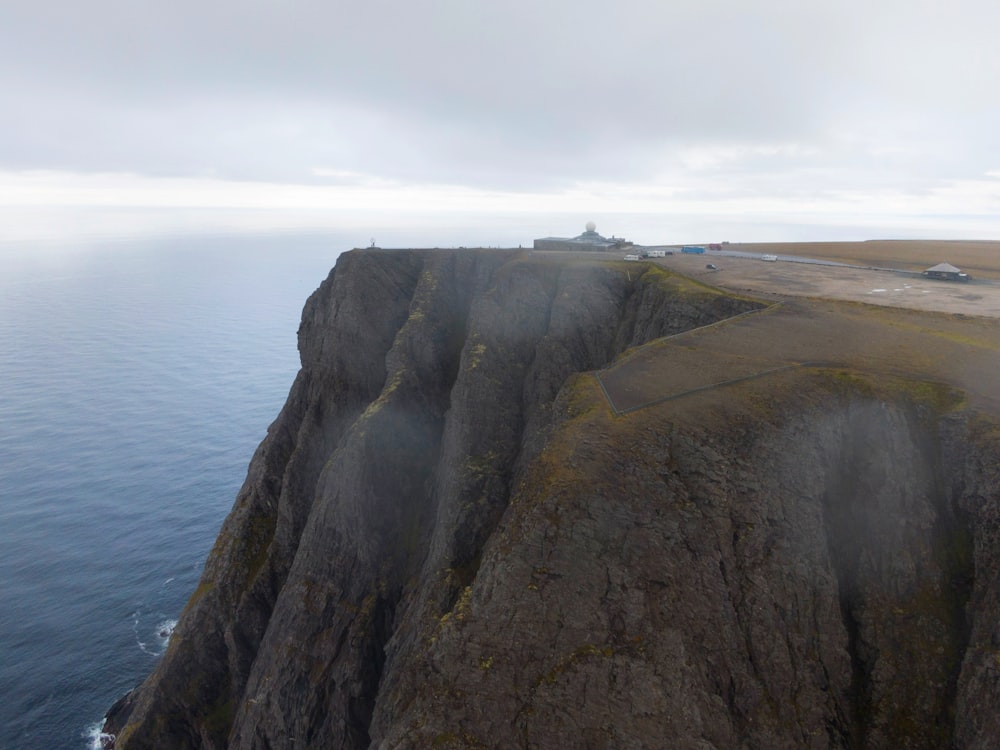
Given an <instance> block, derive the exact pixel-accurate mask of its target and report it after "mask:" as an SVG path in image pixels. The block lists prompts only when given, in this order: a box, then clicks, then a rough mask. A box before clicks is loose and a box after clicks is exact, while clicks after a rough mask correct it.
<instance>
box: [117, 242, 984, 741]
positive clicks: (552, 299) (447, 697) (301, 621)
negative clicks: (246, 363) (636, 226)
mask: <svg viewBox="0 0 1000 750" xmlns="http://www.w3.org/2000/svg"><path fill="white" fill-rule="evenodd" d="M764 308H765V305H764V304H762V303H761V302H758V301H755V300H753V299H749V298H740V297H737V296H734V295H731V294H726V293H723V292H721V291H720V290H717V289H714V288H712V287H708V286H704V285H701V284H698V283H696V282H693V281H691V280H689V279H687V278H685V277H683V276H679V275H675V274H672V273H669V272H667V271H665V270H663V269H662V268H658V267H656V266H654V265H646V264H626V263H615V262H603V261H600V260H596V259H592V258H589V259H581V260H574V259H570V258H564V259H559V260H554V259H552V258H551V257H543V256H535V255H530V254H523V253H519V252H516V251H377V250H370V251H352V252H350V253H346V254H344V255H342V256H341V257H340V259H339V260H338V262H337V266H336V268H335V269H334V270H333V271H332V272H331V274H330V276H329V277H328V278H327V279H326V280H325V281H324V282H323V284H322V285H321V286H320V288H319V289H318V290H317V291H316V292H315V293H314V294H313V295H312V296H311V297H310V299H309V300H308V302H307V303H306V306H305V309H304V311H303V315H302V324H301V327H300V329H299V350H300V354H301V361H302V367H301V370H300V372H299V374H298V376H297V378H296V380H295V383H294V384H293V386H292V389H291V392H290V394H289V397H288V400H287V402H286V404H285V406H284V408H283V409H282V411H281V413H280V414H279V416H278V418H277V419H276V420H275V422H274V423H273V424H272V425H271V427H270V428H269V430H268V435H267V437H266V439H265V440H264V441H263V443H262V444H261V446H260V447H259V449H258V450H257V452H256V454H255V456H254V457H253V460H252V461H251V464H250V468H249V472H248V475H247V479H246V482H245V484H244V486H243V488H242V489H241V491H240V493H239V495H238V497H237V499H236V502H235V505H234V507H233V509H232V511H231V513H230V515H229V516H228V518H227V519H226V521H225V523H224V525H223V527H222V529H221V531H220V534H219V537H218V540H217V542H216V544H215V547H214V549H213V550H212V552H211V554H210V556H209V558H208V561H207V563H206V565H205V570H204V574H203V576H202V579H201V581H200V583H199V585H198V587H197V589H196V590H195V591H194V592H193V594H192V596H191V598H190V600H189V602H188V604H187V606H186V608H185V610H184V612H183V614H182V616H181V617H180V620H179V622H178V625H177V628H176V629H175V631H174V633H173V636H172V637H171V642H170V645H169V647H168V649H167V652H166V653H165V654H164V656H163V658H162V659H161V661H160V663H159V664H158V666H157V668H156V670H155V671H154V672H153V674H152V675H150V677H149V678H148V679H147V680H146V682H145V683H143V684H142V685H141V686H139V687H138V688H136V689H135V690H134V691H132V692H131V693H130V694H129V695H128V696H126V697H125V698H124V699H123V700H122V701H120V702H119V704H117V705H116V706H115V707H114V709H113V710H112V712H111V714H110V716H109V719H108V724H107V726H106V731H108V732H111V733H114V734H115V735H116V737H117V740H116V745H115V746H116V747H117V748H119V749H121V750H129V749H134V748H167V747H169V748H258V749H261V750H263V749H265V748H275V749H277V748H306V747H310V748H320V747H322V748H367V747H378V748H410V747H438V748H448V747H452V748H485V747H490V748H493V747H496V748H508V747H523V748H554V747H592V748H640V747H649V748H661V747H672V748H690V749H692V750H694V749H699V750H708V749H709V748H720V749H721V748H733V747H745V748H769V749H770V748H802V747H807V748H939V747H948V746H952V747H957V748H987V747H994V746H995V744H996V738H997V737H1000V714H998V713H997V712H996V710H995V707H996V706H997V705H1000V460H998V459H1000V427H998V422H997V421H996V419H995V415H994V408H993V405H992V401H991V400H990V399H991V398H992V394H990V393H989V391H990V388H992V386H990V387H987V388H978V389H977V387H976V386H975V383H974V382H973V381H972V380H970V378H971V377H972V375H970V374H969V373H973V374H974V373H976V372H979V371H983V372H995V370H991V367H992V366H993V365H995V364H996V363H997V355H996V353H997V351H1000V343H998V342H1000V336H995V335H994V334H995V330H994V329H992V328H989V327H987V330H986V335H985V337H984V335H983V334H982V332H981V331H980V332H978V333H977V336H965V337H964V338H963V337H962V336H960V335H958V334H953V333H952V331H953V330H954V329H953V326H955V325H960V324H961V321H953V320H951V319H944V318H941V319H940V320H937V319H935V320H929V321H922V322H921V323H920V324H919V325H917V324H915V323H913V322H912V320H911V319H910V318H905V320H906V321H908V322H906V323H905V324H904V323H900V322H899V321H901V320H904V318H903V317H900V318H898V319H897V318H893V319H892V320H889V321H888V322H887V321H886V320H881V319H880V320H877V321H875V322H874V323H873V322H872V321H871V320H870V318H872V317H875V316H874V315H869V314H868V313H867V312H866V311H865V310H863V309H861V308H858V307H857V306H855V307H852V308H850V310H848V311H847V312H844V313H843V314H842V318H843V320H844V321H846V322H845V323H844V324H845V325H848V326H850V325H853V326H864V325H869V324H871V325H880V326H883V327H886V326H888V327H889V328H891V330H893V331H896V330H898V332H899V336H898V337H895V338H893V339H892V341H893V346H895V347H897V348H896V349H894V350H893V358H892V359H891V361H890V360H889V359H885V360H883V359H879V356H880V355H876V354H873V353H869V352H867V350H865V349H864V346H862V345H861V344H858V345H857V346H852V345H845V344H844V342H843V341H841V342H840V344H839V346H840V348H837V346H835V345H834V342H827V343H824V339H823V336H822V334H817V333H810V331H823V330H826V328H827V325H826V322H828V321H830V320H833V319H834V318H836V317H837V316H838V315H841V312H839V311H838V310H833V309H832V308H830V309H828V308H824V307H822V306H821V305H812V306H810V305H807V304H803V305H802V306H799V307H795V306H785V307H781V306H779V307H777V308H775V307H771V308H768V309H764ZM824 316H826V317H824ZM894 321H895V322H894ZM810 325H814V326H816V327H815V328H809V326H810ZM928 331H929V332H930V333H928ZM935 331H938V332H941V331H943V332H944V333H939V335H937V339H935V340H939V341H940V342H941V346H942V347H945V348H946V347H949V346H950V347H955V351H956V352H959V351H961V352H966V353H967V356H966V358H965V359H962V358H961V357H959V356H958V354H957V353H956V354H955V355H949V356H946V357H945V356H944V355H942V356H943V358H944V359H946V360H947V362H948V363H954V362H963V363H965V364H967V365H968V366H967V367H965V368H964V369H963V374H961V376H960V375H956V376H955V377H951V374H952V373H951V372H950V370H949V369H948V366H946V364H942V363H941V361H939V360H936V359H934V357H932V356H929V355H928V356H923V354H922V351H921V343H920V342H922V341H925V340H926V339H927V338H928V337H931V338H933V337H934V336H935V335H936V334H935V333H934V332H935ZM772 340H773V341H774V345H773V346H770V345H763V344H762V343H761V342H769V341H772ZM817 347H819V348H820V349H822V352H821V353H824V354H825V355H826V356H817V354H816V348H817ZM942 351H944V349H942ZM778 353H780V356H779V354H778ZM776 357H777V358H778V359H775V358H776ZM821 360H822V361H821ZM885 363H890V364H891V366H890V365H889V364H885ZM977 368H979V369H977ZM623 405H627V408H625V406H623Z"/></svg>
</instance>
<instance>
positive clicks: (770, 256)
mask: <svg viewBox="0 0 1000 750" xmlns="http://www.w3.org/2000/svg"><path fill="white" fill-rule="evenodd" d="M760 259H761V260H769V261H771V262H774V261H776V260H777V259H778V256H777V255H762V256H760Z"/></svg>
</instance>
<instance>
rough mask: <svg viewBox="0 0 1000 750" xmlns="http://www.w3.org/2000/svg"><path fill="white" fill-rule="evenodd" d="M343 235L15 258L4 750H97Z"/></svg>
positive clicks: (198, 550) (1, 438)
mask: <svg viewBox="0 0 1000 750" xmlns="http://www.w3.org/2000/svg"><path fill="white" fill-rule="evenodd" d="M347 243H349V240H347V239H346V238H344V237H338V236H336V235H333V234H311V235H300V234H294V233H287V232H286V233H283V234H275V235H254V236H247V235H243V236H222V235H215V236H207V237H206V236H197V235H192V234H188V235H185V236H179V237H174V238H172V239H171V238H149V237H146V238H142V239H134V240H119V241H116V242H110V241H109V242H90V243H81V244H80V246H78V247H71V248H63V249H62V250H60V251H59V252H57V253H52V252H50V251H49V250H45V251H44V252H41V251H39V250H38V248H33V247H32V246H31V245H23V246H16V247H11V246H7V247H5V248H3V254H2V255H0V748H10V749H18V750H20V749H22V748H23V749H29V750H31V749H34V748H39V749H42V748H44V749H45V750H52V749H56V750H58V749H61V748H67V749H70V750H72V749H73V748H78V749H80V750H83V749H84V748H89V747H92V746H93V737H92V735H93V731H94V727H95V725H96V723H97V722H98V721H99V720H100V718H101V717H102V715H103V713H104V711H105V710H106V709H107V708H108V707H109V705H110V704H111V703H112V702H113V701H114V700H115V699H116V698H118V697H119V696H120V695H122V694H123V693H124V692H125V691H126V690H128V689H129V688H131V687H132V686H134V685H135V684H137V683H138V682H139V681H141V679H142V678H143V677H144V676H145V675H147V674H148V673H149V671H150V670H151V668H152V667H153V665H154V664H155V661H156V659H157V657H158V655H159V654H160V653H161V652H162V650H163V648H164V646H165V642H166V637H165V634H166V633H168V632H169V630H170V628H171V627H172V624H173V622H174V619H175V618H176V617H177V615H178V613H179V612H180V610H181V608H182V607H183V604H184V602H185V600H186V598H187V596H188V595H189V594H190V592H191V591H192V590H193V588H194V586H195V584H196V581H197V578H198V575H199V573H200V569H201V566H202V564H203V562H204V559H205V556H206V554H207V553H208V550H209V548H210V546H211V544H212V542H213V541H214V538H215V535H216V533H217V531H218V528H219V525H220V524H221V522H222V519H223V518H224V516H225V515H226V513H227V512H228V510H229V508H230V506H231V505H232V502H233V500H234V498H235V496H236V492H237V490H238V488H239V486H240V484H241V483H242V481H243V478H244V476H245V473H246V468H247V464H248V462H249V460H250V457H251V455H252V454H253V451H254V449H255V447H256V445H257V444H258V443H259V442H260V440H261V439H262V438H263V437H264V435H265V431H266V428H267V425H268V424H269V423H270V422H271V421H272V420H273V419H274V417H275V416H276V415H277V413H278V411H279V409H280V407H281V405H282V403H283V402H284V398H285V396H286V395H287V392H288V388H289V386H290V385H291V382H292V379H293V377H294V374H295V372H296V370H297V368H298V355H297V351H296V336H295V331H296V329H297V327H298V321H299V315H300V312H301V309H302V305H303V303H304V302H305V299H306V297H307V296H308V295H309V294H310V293H311V292H312V291H313V290H314V289H315V288H316V287H317V286H318V285H319V283H320V282H321V281H322V279H323V278H324V277H325V276H326V274H327V273H328V271H329V269H330V268H331V267H332V266H333V264H334V262H335V261H336V256H337V255H338V254H339V252H340V251H341V250H343V249H346V248H347V247H350V244H347Z"/></svg>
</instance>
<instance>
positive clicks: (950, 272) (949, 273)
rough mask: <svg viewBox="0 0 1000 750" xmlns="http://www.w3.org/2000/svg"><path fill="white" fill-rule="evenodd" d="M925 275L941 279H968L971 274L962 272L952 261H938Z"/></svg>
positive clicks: (929, 277)
mask: <svg viewBox="0 0 1000 750" xmlns="http://www.w3.org/2000/svg"><path fill="white" fill-rule="evenodd" d="M924 276H926V277H927V278H928V279H938V280H940V281H968V280H969V274H967V273H962V272H961V271H960V270H958V269H957V268H955V266H953V265H952V264H951V263H938V264H937V265H936V266H931V267H930V268H928V269H927V270H926V271H924Z"/></svg>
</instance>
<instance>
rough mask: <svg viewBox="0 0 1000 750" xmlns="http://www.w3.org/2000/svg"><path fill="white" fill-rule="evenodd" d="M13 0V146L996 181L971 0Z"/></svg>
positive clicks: (445, 170) (303, 181) (254, 160)
mask: <svg viewBox="0 0 1000 750" xmlns="http://www.w3.org/2000/svg"><path fill="white" fill-rule="evenodd" d="M8 5H10V7H8V8H5V9H4V11H3V18H2V21H3V22H2V23H0V106H2V107H3V110H4V112H6V113H15V114H14V115H13V116H8V118H7V121H6V123H5V130H4V138H3V139H2V140H0V168H4V169H7V170H15V171H18V170H19V171H32V170H49V171H52V172H56V173H59V174H66V173H78V174H96V173H107V172H116V173H127V174H132V175H143V176H146V177H148V178H175V179H191V180H216V181H221V182H223V183H225V184H231V183H236V182H248V183H253V184H256V185H260V184H264V183H267V184H286V185H301V186H321V185H325V186H333V185H338V184H339V185H344V186H346V185H351V184H354V185H355V186H358V185H360V186H361V187H365V188H366V189H373V188H380V189H387V188H389V187H393V186H396V187H393V189H395V190H399V189H402V188H400V187H399V186H405V187H406V189H412V190H414V191H416V192H419V190H420V189H421V186H424V188H425V189H428V190H430V192H431V193H433V194H434V195H438V194H440V189H439V188H438V187H435V186H441V185H448V186H456V188H455V189H459V190H460V189H462V188H465V189H467V190H469V191H471V192H470V195H475V196H482V195H490V194H492V193H497V194H502V195H507V196H509V195H513V194H515V193H523V194H525V195H526V196H528V197H529V199H533V198H534V197H536V196H537V195H550V196H566V195H580V194H581V191H582V192H586V191H587V190H588V188H586V187H585V186H587V185H616V186H632V187H630V188H628V190H631V191H632V192H633V194H648V195H657V196H662V200H669V199H676V198H677V196H678V195H687V196H691V197H692V199H694V200H698V201H705V200H710V199H712V198H713V196H714V198H715V199H717V200H719V201H722V202H723V203H724V202H726V201H739V200H747V201H750V202H751V203H752V202H753V200H756V199H758V198H759V197H760V196H765V197H766V199H767V200H773V201H776V202H779V203H780V202H782V201H784V202H786V203H788V204H793V203H794V202H796V201H802V200H812V199H814V198H823V196H827V197H828V196H831V195H838V196H843V195H847V194H848V193H851V192H852V191H853V192H854V194H856V195H858V196H867V197H871V196H873V195H890V194H892V195H901V196H913V195H922V194H934V193H935V191H938V193H940V192H941V191H945V192H947V190H948V189H949V187H948V186H949V185H955V184H963V185H975V186H977V188H976V189H977V190H978V191H979V192H978V193H977V194H976V195H977V196H979V198H977V199H976V201H977V205H979V204H980V203H982V204H984V205H989V201H991V200H992V196H993V193H992V192H991V191H990V190H988V189H987V188H986V185H987V184H992V183H989V181H988V180H987V182H982V180H984V178H985V174H986V172H987V171H988V170H996V169H997V167H998V165H997V164H996V163H995V162H990V161H988V159H992V158H993V157H992V155H993V154H996V153H998V151H1000V110H998V109H997V108H996V107H995V105H994V104H993V100H994V92H995V91H996V90H997V89H998V88H1000V53H998V52H997V51H996V48H995V44H994V40H993V39H992V38H991V37H992V35H993V33H994V30H995V29H996V28H997V26H998V25H1000V6H997V5H996V4H995V3H991V2H990V3H988V2H985V0H983V1H980V0H953V1H952V2H949V3H943V2H935V1H934V0H913V1H910V2H905V3H904V2H901V1H900V0H886V2H879V3H869V2H867V1H865V2H861V0H845V2H841V3H823V4H819V3H803V2H791V1H790V0H759V1H758V2H755V3H752V4H751V3H743V2H736V0H698V1H695V0H673V1H672V2H670V3H663V2H661V1H660V0H619V2H615V3H611V2H596V1H594V0H579V1H578V2H569V1H568V0H534V1H533V2H528V1H527V0H509V1H508V2H505V3H470V2H466V1H464V0H413V1H411V2H400V1H399V0H370V1H369V2H365V3H346V2H330V1H329V0H324V1H322V2H321V1H320V0H291V1H288V2H279V1H278V0H254V1H253V2H235V0H215V1H214V2H211V3H203V2H194V1H193V0H174V1H173V2H169V3H168V2H165V1H163V0H151V1H150V2H147V3H135V2H131V1H129V0H92V2H89V3H79V2H69V0H39V2H37V3H17V4H8ZM216 184H221V183H216ZM427 186H430V187H427ZM191 189H193V187H192V188H191ZM234 190H236V189H235V188H234ZM628 190H627V191H626V192H628ZM291 192H294V191H291ZM158 194H160V193H158ZM236 194H237V195H247V194H248V193H241V192H239V190H236ZM366 194H367V193H366ZM619 194H620V193H619ZM161 195H162V194H161ZM254 195H259V192H257V193H254ZM255 200H256V198H255ZM282 200H283V199H282ZM553 200H557V199H556V198H553ZM558 200H562V198H558ZM609 200H610V199H609ZM637 200H638V198H637ZM659 200H661V198H656V199H655V200H652V201H650V200H644V201H643V202H642V205H652V204H653V203H656V202H657V201H659ZM431 202H432V203H433V202H434V201H431ZM720 205H721V204H720Z"/></svg>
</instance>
